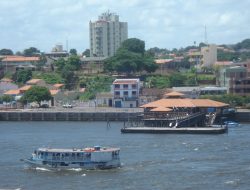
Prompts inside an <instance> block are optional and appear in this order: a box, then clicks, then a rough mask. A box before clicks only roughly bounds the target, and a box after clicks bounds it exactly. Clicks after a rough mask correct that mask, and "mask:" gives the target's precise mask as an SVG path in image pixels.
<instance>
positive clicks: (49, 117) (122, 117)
mask: <svg viewBox="0 0 250 190" xmlns="http://www.w3.org/2000/svg"><path fill="white" fill-rule="evenodd" d="M139 114H142V109H133V108H132V109H92V108H88V109H84V110H83V109H82V110H80V109H65V110H55V109H54V110H53V109H48V110H42V109H41V110H38V109H37V110H31V109H30V110H12V111H10V110H5V111H3V110H2V111H0V121H127V120H128V119H131V120H134V119H136V117H137V115H139Z"/></svg>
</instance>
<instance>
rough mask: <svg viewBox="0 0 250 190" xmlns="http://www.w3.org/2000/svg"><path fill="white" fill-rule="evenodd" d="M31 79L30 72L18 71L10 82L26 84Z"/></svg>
mask: <svg viewBox="0 0 250 190" xmlns="http://www.w3.org/2000/svg"><path fill="white" fill-rule="evenodd" d="M31 78H32V71H31V70H18V71H17V72H15V73H14V74H13V75H12V80H13V81H15V82H17V83H22V84H24V83H26V82H27V81H28V80H30V79H31Z"/></svg>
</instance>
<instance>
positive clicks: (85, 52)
mask: <svg viewBox="0 0 250 190" xmlns="http://www.w3.org/2000/svg"><path fill="white" fill-rule="evenodd" d="M82 55H83V56H86V57H90V49H85V51H84V52H82Z"/></svg>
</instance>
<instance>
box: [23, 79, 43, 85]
mask: <svg viewBox="0 0 250 190" xmlns="http://www.w3.org/2000/svg"><path fill="white" fill-rule="evenodd" d="M40 81H42V79H31V80H29V81H27V82H26V84H37V83H38V82H40Z"/></svg>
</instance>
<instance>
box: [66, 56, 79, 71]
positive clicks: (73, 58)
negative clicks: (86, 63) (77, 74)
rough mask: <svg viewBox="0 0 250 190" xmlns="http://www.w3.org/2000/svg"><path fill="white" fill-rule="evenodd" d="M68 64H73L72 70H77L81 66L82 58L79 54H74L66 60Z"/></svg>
mask: <svg viewBox="0 0 250 190" xmlns="http://www.w3.org/2000/svg"><path fill="white" fill-rule="evenodd" d="M66 65H70V66H71V69H70V70H73V71H77V70H79V69H80V68H81V60H80V58H79V57H78V56H76V55H72V56H70V57H69V58H68V60H67V61H66Z"/></svg>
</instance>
